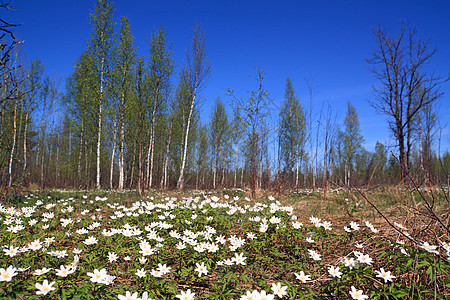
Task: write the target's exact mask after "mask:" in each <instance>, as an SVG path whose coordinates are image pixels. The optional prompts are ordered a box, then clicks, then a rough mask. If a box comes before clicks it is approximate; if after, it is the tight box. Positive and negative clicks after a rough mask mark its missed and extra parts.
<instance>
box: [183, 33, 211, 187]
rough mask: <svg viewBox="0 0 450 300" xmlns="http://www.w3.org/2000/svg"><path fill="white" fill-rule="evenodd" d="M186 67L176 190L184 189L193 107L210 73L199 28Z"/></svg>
mask: <svg viewBox="0 0 450 300" xmlns="http://www.w3.org/2000/svg"><path fill="white" fill-rule="evenodd" d="M186 61H187V62H186V66H185V67H184V71H183V72H184V77H185V79H184V80H185V81H186V83H187V85H188V88H189V91H190V105H189V114H188V118H187V123H186V131H185V134H184V145H183V156H182V161H181V168H180V177H179V178H178V181H177V188H178V189H179V190H182V189H183V188H184V171H185V167H186V158H187V152H188V139H189V130H190V127H191V121H192V116H193V112H194V105H195V104H196V103H197V101H198V99H197V96H198V93H199V91H200V89H201V88H202V87H203V86H204V84H205V83H206V80H207V78H208V77H209V75H210V73H211V65H210V63H209V61H208V60H207V58H206V49H205V37H204V33H203V32H202V30H201V28H200V27H196V28H195V32H194V37H193V38H192V41H191V48H190V49H189V50H188V51H187V52H186Z"/></svg>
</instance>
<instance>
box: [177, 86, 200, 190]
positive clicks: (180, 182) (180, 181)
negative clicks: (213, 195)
mask: <svg viewBox="0 0 450 300" xmlns="http://www.w3.org/2000/svg"><path fill="white" fill-rule="evenodd" d="M195 92H196V91H195V90H194V92H193V93H192V95H193V96H192V102H191V108H190V110H189V117H188V120H187V126H186V135H185V137H184V150H183V160H182V162H181V170H180V177H179V178H178V182H177V188H178V189H179V190H182V189H183V188H184V168H185V166H186V157H187V148H188V138H189V128H190V126H191V119H192V112H193V110H194V102H195Z"/></svg>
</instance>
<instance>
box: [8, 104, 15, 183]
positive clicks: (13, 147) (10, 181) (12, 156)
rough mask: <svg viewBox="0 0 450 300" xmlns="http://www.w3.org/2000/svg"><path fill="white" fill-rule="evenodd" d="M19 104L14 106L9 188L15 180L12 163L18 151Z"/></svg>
mask: <svg viewBox="0 0 450 300" xmlns="http://www.w3.org/2000/svg"><path fill="white" fill-rule="evenodd" d="M16 118H17V102H16V103H15V105H14V122H13V129H14V133H13V145H12V147H11V155H10V156H9V165H8V173H9V183H8V187H11V185H12V178H13V174H12V163H13V159H14V151H15V150H16V135H17V120H16Z"/></svg>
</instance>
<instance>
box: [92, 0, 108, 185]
mask: <svg viewBox="0 0 450 300" xmlns="http://www.w3.org/2000/svg"><path fill="white" fill-rule="evenodd" d="M113 14H114V8H113V5H112V3H111V2H110V1H109V0H98V1H97V3H96V6H95V11H94V12H93V13H91V24H92V26H93V32H92V34H91V40H90V41H89V49H90V52H91V53H92V55H93V61H94V68H95V71H96V73H97V83H96V84H97V86H98V91H97V93H96V95H95V96H96V100H97V114H98V116H97V120H98V123H97V125H98V126H97V130H98V132H97V147H96V148H97V151H96V155H97V167H96V174H97V176H96V188H97V189H100V188H101V169H100V162H101V147H102V128H103V107H104V105H105V101H106V99H107V94H106V86H107V80H109V77H108V75H109V74H108V72H109V64H110V63H111V53H112V49H113V44H114V40H113V37H114V27H113V26H114V22H113Z"/></svg>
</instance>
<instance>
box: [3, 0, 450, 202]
mask: <svg viewBox="0 0 450 300" xmlns="http://www.w3.org/2000/svg"><path fill="white" fill-rule="evenodd" d="M1 3H2V7H4V8H8V6H9V5H11V3H10V2H8V3H4V2H1ZM114 15H115V9H114V5H113V3H112V2H110V1H109V0H98V1H97V2H96V5H95V9H94V10H93V11H92V12H91V14H90V22H91V25H92V32H91V36H90V39H89V41H88V42H87V45H86V48H85V50H84V51H83V53H81V54H80V56H79V57H78V59H77V61H76V63H75V67H74V70H73V73H72V74H71V75H70V76H69V77H68V78H67V79H66V86H65V92H64V93H63V94H60V93H59V92H58V91H59V88H60V86H59V82H58V80H55V79H52V78H51V77H50V76H49V75H47V74H46V73H45V67H44V65H43V63H42V62H41V61H40V60H39V59H34V60H31V62H29V63H28V64H25V63H24V62H23V61H21V58H20V47H21V42H20V41H17V40H16V39H15V37H14V35H13V31H12V28H13V27H14V25H13V24H9V23H7V22H6V21H4V20H1V21H2V22H1V25H0V26H1V28H0V31H1V33H2V36H1V47H0V51H1V53H0V57H1V64H0V75H1V77H2V79H1V83H0V84H1V86H0V88H1V102H0V105H1V107H0V114H1V115H0V126H1V136H0V152H1V158H0V179H1V185H2V186H3V187H11V186H14V185H15V186H19V185H20V186H27V187H30V186H34V187H36V188H54V187H61V188H85V189H92V188H96V189H118V190H124V189H137V190H139V191H142V190H146V189H153V188H157V189H169V188H178V189H183V188H185V187H188V188H195V189H210V188H212V189H217V188H251V189H252V191H253V193H254V191H255V190H256V189H258V188H266V189H269V188H278V189H300V188H306V187H307V188H312V189H316V188H319V187H320V188H324V189H325V190H327V189H328V187H330V186H348V187H350V186H352V185H375V184H384V183H395V182H400V181H401V180H403V179H404V177H405V176H404V175H405V174H404V173H405V172H411V173H413V174H415V176H417V178H419V179H420V180H421V182H422V183H423V184H435V183H441V182H444V181H446V180H448V170H449V165H450V154H449V153H448V152H447V151H445V153H441V150H440V141H441V137H440V135H439V134H440V132H441V131H442V126H440V123H439V119H438V117H437V113H436V108H435V107H436V103H437V101H438V100H439V98H440V97H441V96H442V93H441V92H440V89H439V88H440V86H441V84H442V83H444V82H445V81H446V80H447V78H444V77H441V76H436V75H434V74H428V73H427V72H425V68H424V66H425V65H426V64H427V63H429V61H430V59H431V58H432V57H433V55H434V54H435V51H436V50H435V49H433V48H432V47H431V43H430V41H429V40H423V39H420V38H418V37H417V32H416V30H415V29H414V28H412V27H411V26H408V25H405V24H403V25H402V27H401V32H400V34H399V35H398V36H395V37H393V36H390V35H388V33H387V31H386V30H383V29H381V28H379V29H376V30H374V37H375V40H376V42H377V48H376V49H375V50H374V51H373V53H372V54H371V56H370V57H369V58H368V59H367V61H368V63H369V65H370V66H371V67H372V71H373V73H374V74H375V76H376V79H377V84H376V85H375V88H374V96H375V98H374V100H373V102H372V105H373V107H374V108H375V109H376V110H377V111H378V112H380V113H383V114H385V115H386V116H387V120H388V124H387V125H388V126H389V129H390V131H391V133H392V137H393V140H394V141H395V144H394V145H392V146H393V147H388V146H387V145H383V144H382V143H380V142H377V144H376V146H375V151H374V152H370V151H367V150H366V149H364V147H363V142H364V138H363V136H362V135H361V130H360V125H359V118H358V113H357V111H356V108H355V107H354V106H353V105H352V104H351V103H350V102H349V103H348V104H347V112H346V116H345V119H344V121H343V123H342V124H340V123H339V122H338V117H337V114H336V113H335V112H333V111H332V109H331V106H330V105H329V104H328V105H326V103H323V102H321V103H318V101H317V100H316V99H315V95H314V82H313V81H309V82H307V84H308V88H309V91H310V93H309V99H308V100H309V110H308V111H306V110H305V105H304V104H303V103H301V101H300V99H299V97H298V96H297V94H296V92H295V89H294V85H293V83H292V81H291V80H290V79H289V78H287V79H286V84H285V94H284V98H283V100H282V101H274V100H273V99H272V98H271V96H270V94H269V92H268V91H267V90H266V89H265V87H264V76H265V74H264V70H263V69H262V68H261V67H256V69H255V82H254V84H255V85H254V88H253V89H250V90H249V91H248V92H247V93H246V94H242V91H234V90H233V89H227V90H226V95H225V97H226V100H227V101H224V100H222V99H221V98H220V97H219V98H217V99H215V101H214V104H213V107H212V113H211V116H210V118H209V120H206V121H205V120H202V119H201V118H200V109H201V108H200V103H201V102H202V98H201V91H202V89H203V88H204V86H205V84H206V83H207V79H208V77H209V76H210V74H211V65H210V62H209V60H208V56H207V49H206V38H205V35H204V32H203V30H202V28H201V27H196V28H195V29H194V34H193V38H192V40H191V43H190V45H189V47H188V48H187V51H186V59H185V64H184V65H183V66H182V67H181V69H180V71H179V72H178V73H177V74H176V72H175V68H174V63H175V62H174V59H173V57H172V51H171V43H170V41H168V40H167V33H166V31H165V29H164V27H162V26H161V27H160V28H158V29H156V30H154V31H153V33H152V34H151V36H150V38H149V39H148V55H147V56H146V57H140V56H139V55H138V54H137V51H136V46H135V44H134V36H133V34H132V32H131V29H130V24H129V20H128V18H127V17H121V18H120V19H119V22H118V24H116V19H115V16H114ZM275 102H277V103H280V104H279V105H277V104H276V103H275ZM278 106H279V107H278ZM274 108H276V109H277V114H278V115H277V117H276V118H274V117H273V116H270V114H271V111H273V110H274ZM436 142H437V143H438V144H439V146H438V147H437V148H438V149H436V147H435V146H434V145H435V144H436ZM391 150H393V153H394V154H395V155H394V156H393V155H391V154H390V151H391ZM397 160H398V161H397Z"/></svg>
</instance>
